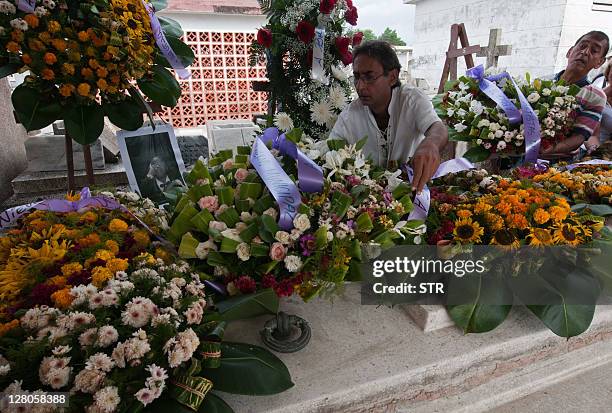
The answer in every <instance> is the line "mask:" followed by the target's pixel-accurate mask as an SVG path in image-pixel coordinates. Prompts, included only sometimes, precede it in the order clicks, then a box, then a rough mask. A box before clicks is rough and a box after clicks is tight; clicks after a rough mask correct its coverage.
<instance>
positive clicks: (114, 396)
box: [93, 386, 121, 413]
mask: <svg viewBox="0 0 612 413" xmlns="http://www.w3.org/2000/svg"><path fill="white" fill-rule="evenodd" d="M93 398H94V403H95V405H96V407H98V409H100V410H101V411H103V412H105V413H111V412H114V411H115V409H116V408H117V406H118V405H119V402H120V401H121V398H120V397H119V390H118V389H117V387H115V386H107V387H105V388H103V389H101V390H99V391H98V392H97V393H96V394H94V397H93Z"/></svg>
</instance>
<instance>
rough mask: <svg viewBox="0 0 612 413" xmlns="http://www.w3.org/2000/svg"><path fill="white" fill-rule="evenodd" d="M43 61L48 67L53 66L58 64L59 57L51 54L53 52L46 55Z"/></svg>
mask: <svg viewBox="0 0 612 413" xmlns="http://www.w3.org/2000/svg"><path fill="white" fill-rule="evenodd" d="M43 60H44V61H45V63H46V64H48V65H53V64H55V63H57V57H56V56H55V55H54V54H53V53H51V52H47V53H45V56H44V57H43Z"/></svg>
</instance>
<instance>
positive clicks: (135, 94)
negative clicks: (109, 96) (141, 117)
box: [128, 86, 155, 130]
mask: <svg viewBox="0 0 612 413" xmlns="http://www.w3.org/2000/svg"><path fill="white" fill-rule="evenodd" d="M128 93H129V94H130V96H131V97H132V98H134V100H135V101H136V102H137V103H138V105H139V106H140V111H141V112H144V113H146V114H147V116H148V118H149V121H150V122H151V125H152V127H153V130H155V120H154V119H153V109H151V106H149V103H148V102H147V101H146V100H145V98H144V96H142V93H140V90H138V89H136V88H135V87H134V86H130V87H129V88H128Z"/></svg>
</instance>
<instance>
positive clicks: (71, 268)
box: [62, 262, 83, 277]
mask: <svg viewBox="0 0 612 413" xmlns="http://www.w3.org/2000/svg"><path fill="white" fill-rule="evenodd" d="M81 271H83V266H82V265H81V264H80V263H78V262H71V263H69V264H64V265H62V274H64V277H70V276H72V275H74V274H77V273H79V272H81Z"/></svg>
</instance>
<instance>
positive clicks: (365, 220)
mask: <svg viewBox="0 0 612 413" xmlns="http://www.w3.org/2000/svg"><path fill="white" fill-rule="evenodd" d="M355 222H356V223H357V231H358V232H370V231H371V230H372V229H373V228H374V225H373V224H372V219H370V215H369V214H368V213H366V212H364V213H362V214H360V215H359V216H358V217H357V219H356V220H355Z"/></svg>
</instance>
